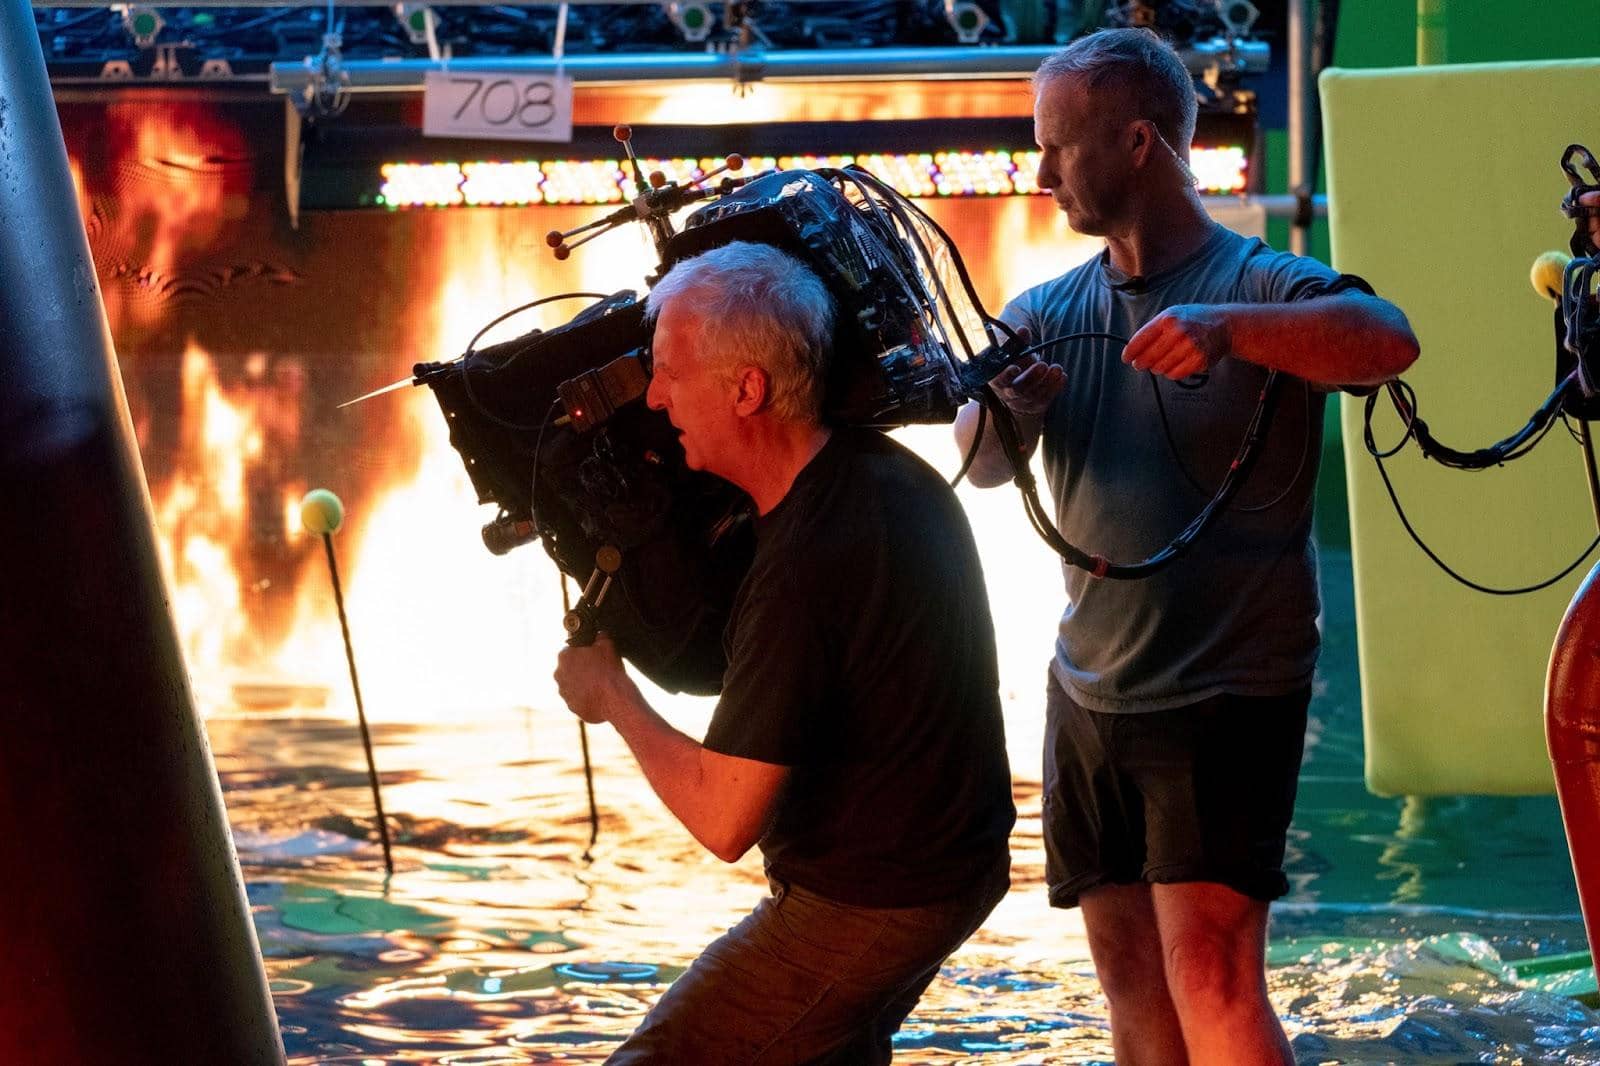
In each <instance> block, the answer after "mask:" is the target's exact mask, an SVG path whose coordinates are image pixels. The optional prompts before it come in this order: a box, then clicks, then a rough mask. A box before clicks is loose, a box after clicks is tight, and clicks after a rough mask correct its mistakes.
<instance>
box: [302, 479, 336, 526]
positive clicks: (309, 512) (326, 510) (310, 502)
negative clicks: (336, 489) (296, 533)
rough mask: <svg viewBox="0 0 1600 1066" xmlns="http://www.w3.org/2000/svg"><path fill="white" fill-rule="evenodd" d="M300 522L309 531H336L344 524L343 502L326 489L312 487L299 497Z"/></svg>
mask: <svg viewBox="0 0 1600 1066" xmlns="http://www.w3.org/2000/svg"><path fill="white" fill-rule="evenodd" d="M300 524H301V525H303V526H305V527H306V530H307V531H308V532H310V533H316V534H319V535H322V534H328V533H337V532H338V531H339V527H340V526H342V525H344V504H343V503H341V502H340V500H339V497H337V496H335V495H334V494H333V493H331V492H329V491H328V490H327V489H312V490H311V491H310V492H308V493H306V494H305V495H304V496H302V497H301V498H300Z"/></svg>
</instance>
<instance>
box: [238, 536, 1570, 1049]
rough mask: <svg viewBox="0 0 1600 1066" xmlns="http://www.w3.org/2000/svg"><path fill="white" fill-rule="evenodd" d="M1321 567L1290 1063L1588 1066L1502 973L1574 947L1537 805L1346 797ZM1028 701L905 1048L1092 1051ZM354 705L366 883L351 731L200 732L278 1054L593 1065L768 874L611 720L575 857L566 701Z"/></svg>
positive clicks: (1342, 704)
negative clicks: (224, 813) (379, 819)
mask: <svg viewBox="0 0 1600 1066" xmlns="http://www.w3.org/2000/svg"><path fill="white" fill-rule="evenodd" d="M1324 562H1325V572H1324V584H1325V586H1326V588H1327V600H1328V618H1327V625H1326V629H1327V632H1328V646H1327V649H1326V651H1325V655H1324V662H1323V668H1322V671H1321V676H1320V679H1319V682H1318V686H1317V692H1316V696H1315V699H1314V701H1313V704H1312V718H1313V722H1312V727H1311V736H1310V742H1309V745H1308V751H1307V758H1306V765H1305V770H1304V774H1303V777H1302V785H1301V793H1300V802H1299V807H1298V811H1297V816H1296V819H1295V824H1294V829H1293V832H1292V838H1291V841H1290V861H1289V873H1290V877H1291V881H1292V884H1293V891H1292V894H1291V895H1290V896H1289V897H1288V899H1287V900H1285V901H1284V902H1282V903H1281V904H1279V905H1277V906H1276V907H1275V909H1274V912H1273V926H1272V941H1271V947H1270V962H1271V964H1272V965H1271V972H1270V985H1271V991H1272V997H1273V1002H1274V1003H1275V1004H1276V1005H1277V1008H1278V1010H1279V1013H1280V1014H1281V1015H1283V1017H1284V1018H1285V1020H1286V1024H1287V1026H1288V1028H1289V1032H1290V1036H1291V1037H1292V1039H1293V1043H1294V1047H1295V1049H1296V1054H1297V1057H1298V1059H1299V1060H1300V1061H1301V1062H1303V1063H1313V1062H1317V1063H1320V1062H1345V1063H1356V1062H1362V1063H1365V1062H1373V1063H1378V1062H1403V1063H1444V1062H1560V1063H1591V1062H1592V1063H1600V1015H1597V1014H1596V1013H1594V1012H1593V1011H1591V1010H1590V1009H1589V1008H1587V1007H1585V1006H1583V1005H1581V1004H1580V1003H1579V1002H1577V1001H1576V1000H1573V999H1570V998H1567V997H1566V996H1563V995H1560V994H1557V993H1555V992H1552V991H1539V990H1537V989H1535V988H1533V987H1524V985H1526V984H1530V982H1528V981H1526V980H1525V978H1526V969H1525V970H1524V973H1523V975H1522V976H1523V977H1524V981H1523V982H1521V983H1519V981H1518V974H1517V972H1516V971H1515V969H1514V968H1513V967H1512V966H1511V965H1510V964H1511V963H1514V962H1516V961H1517V960H1523V959H1527V958H1530V957H1534V956H1540V957H1544V956H1551V955H1557V954H1560V953H1563V952H1568V951H1577V950H1581V949H1582V948H1583V946H1584V940H1583V931H1582V925H1581V921H1580V919H1579V917H1578V914H1577V910H1578V908H1577V902H1576V895H1575V892H1574V889H1573V885H1572V875H1571V872H1570V867H1569V866H1568V862H1567V856H1566V850H1565V846H1564V843H1563V840H1562V836H1561V827H1560V820H1559V816H1558V814H1557V810H1556V805H1555V802H1554V800H1553V799H1548V798H1539V799H1483V798H1471V799H1468V798H1458V799H1448V800H1430V801H1425V802H1418V801H1411V802H1409V803H1407V802H1404V801H1399V800H1384V799H1378V798H1375V797H1373V796H1371V795H1369V794H1368V793H1367V792H1366V790H1365V788H1364V787H1363V785H1362V783H1361V780H1360V774H1361V765H1360V758H1361V755H1360V744H1361V732H1360V720H1359V709H1358V696H1357V689H1356V668H1355V652H1354V646H1353V635H1352V633H1351V621H1350V620H1351V606H1350V589H1349V561H1348V557H1347V556H1339V555H1337V554H1334V553H1328V555H1327V557H1325V560H1324ZM991 579H992V575H991ZM540 670H541V671H543V670H544V667H543V664H540ZM1038 714H1039V709H1038V707H1037V705H1036V701H1034V700H1033V699H1032V698H1031V696H1030V695H1028V694H1023V695H1018V696H1015V697H1013V698H1012V699H1010V700H1009V701H1008V706H1007V716H1008V723H1009V727H1010V731H1011V738H1012V747H1013V762H1014V771H1015V773H1016V776H1017V780H1018V783H1017V788H1016V791H1017V805H1018V809H1019V811H1020V813H1021V818H1020V821H1019V823H1018V825H1017V830H1016V834H1015V836H1014V838H1013V842H1012V845H1013V854H1014V869H1013V888H1012V891H1011V893H1010V895H1009V896H1008V898H1007V899H1006V900H1005V901H1003V902H1002V904H1001V905H1000V907H999V908H998V909H997V910H996V912H995V914H994V916H993V917H992V918H991V919H990V921H989V922H988V923H987V925H986V926H985V927H984V928H983V929H982V930H981V931H980V932H979V933H978V935H977V936H976V937H974V938H973V940H972V941H971V942H970V943H969V944H968V945H967V946H966V947H965V948H964V949H963V950H962V951H961V952H959V953H958V954H957V955H956V956H954V957H953V958H952V959H951V960H950V963H949V964H948V966H947V967H946V969H945V971H944V973H943V975H942V976H941V978H940V979H939V980H938V981H937V982H936V983H935V984H934V986H933V987H932V988H931V989H930V990H929V992H928V995H927V996H926V997H925V998H924V1000H923V1002H922V1003H921V1005H920V1006H919V1007H918V1009H917V1011H916V1012H915V1013H914V1014H913V1015H912V1017H911V1018H910V1020H909V1021H908V1023H907V1024H906V1026H905V1028H904V1030H903V1031H902V1033H901V1034H900V1037H899V1038H898V1040H897V1048H898V1056H897V1061H899V1062H905V1063H935V1062H950V1061H960V1060H968V1059H973V1060H981V1061H982V1062H985V1063H993V1064H1001V1063H1046V1062H1048V1063H1057V1062H1103V1061H1109V1060H1110V1057H1111V1049H1110V1039H1109V1032H1108V1030H1107V1026H1106V1013H1105V1004H1104V1001H1103V1000H1102V998H1101V996H1100V994H1099V990H1098V988H1097V986H1096V983H1095V981H1094V976H1093V970H1092V967H1091V966H1090V964H1089V962H1088V961H1087V960H1088V952H1087V947H1086V945H1085V943H1084V941H1083V938H1082V929H1081V926H1080V925H1079V923H1078V922H1077V920H1076V916H1075V913H1073V912H1052V911H1050V910H1049V908H1047V907H1046V906H1045V904H1044V893H1043V889H1042V887H1041V880H1042V874H1043V856H1042V852H1041V850H1040V840H1039V822H1038V807H1039V802H1038V801H1039V786H1038V780H1037V763H1038V758H1037V752H1036V745H1037V743H1038V729H1037V725H1036V720H1037V716H1038ZM373 717H374V719H375V720H376V721H375V732H374V741H375V744H376V748H377V758H378V763H379V766H380V768H381V770H382V775H383V785H384V801H385V806H386V808H387V810H388V812H389V815H390V819H391V825H392V827H393V829H394V831H395V860H396V867H397V869H396V872H395V875H394V877H393V878H392V879H390V880H388V881H387V883H386V882H385V878H384V875H383V866H382V859H381V854H380V851H379V848H378V846H377V844H376V843H375V842H374V841H371V840H369V839H368V838H369V836H373V837H374V838H375V834H374V830H373V819H372V815H371V800H370V796H369V793H368V791H367V783H366V775H365V769H364V763H363V762H362V756H361V749H360V744H359V740H358V737H357V734H356V731H355V729H354V727H353V725H352V724H350V723H348V722H345V721H342V720H333V719H330V718H315V717H302V716H287V715H283V714H273V715H263V714H259V713H255V714H252V713H245V712H238V711H234V712H220V713H216V714H214V715H213V716H212V717H211V719H210V721H209V730H210V735H211V741H212V746H213V750H214V752H215V755H216V759H217V765H218V769H219V771H220V772H221V774H222V779H223V785H224V789H225V793H226V797H227V801H228V806H229V811H230V816H231V819H232V822H233V825H234V829H235V833H236V836H237V840H238V844H239V850H240V856H241V860H242V861H243V863H244V867H245V875H246V880H247V882H248V886H249V894H250V900H251V903H252V905H253V908H254V912H255V920H256V926H257V929H258V930H259V933H260V939H261V946H262V950H263V952H264V954H265V955H266V960H267V968H268V972H269V974H270V976H271V980H272V987H273V991H274V996H275V999H276V1003H277V1008H278V1014H279V1018H280V1020H281V1022H282V1024H283V1028H284V1036H285V1044H286V1046H287V1048H288V1052H289V1057H290V1061H291V1062H293V1063H297V1064H310V1063H412V1062H428V1063H452V1064H459V1066H465V1064H473V1066H489V1064H493V1063H530V1062H555V1061H564V1062H565V1061H571V1062H598V1061H600V1060H602V1059H603V1058H604V1057H605V1055H606V1054H607V1052H608V1050H609V1049H610V1048H611V1047H612V1046H614V1045H615V1043H616V1042H617V1041H619V1040H620V1039H621V1038H622V1037H623V1036H625V1035H626V1034H627V1033H628V1032H629V1031H631V1030H632V1028H633V1027H634V1025H635V1024H636V1023H637V1022H638V1020H639V1018H640V1017H641V1016H642V1015H643V1013H644V1012H645V1010H646V1009H647V1008H648V1007H649V1005H650V1003H651V1002H653V1000H654V999H655V997H656V996H657V995H658V994H659V992H660V991H661V989H662V988H663V987H664V985H665V983H667V982H669V981H670V980H671V979H672V978H673V977H674V976H676V975H677V974H678V973H680V972H681V970H682V968H683V967H684V966H685V965H687V964H688V962H689V961H690V960H691V959H693V957H694V956H695V954H696V953H697V952H698V950H699V949H700V947H701V946H702V945H704V944H705V943H706V942H707V941H708V940H710V939H711V938H712V937H713V936H715V935H717V934H718V933H720V932H721V931H722V930H723V929H724V928H726V927H727V926H729V925H731V924H732V923H733V922H734V921H735V920H736V919H737V918H738V917H739V916H741V915H742V914H743V913H744V912H745V911H746V910H748V909H749V908H750V907H751V906H752V905H753V904H754V903H755V901H756V900H757V899H758V898H759V896H760V895H761V894H762V892H763V891H764V889H765V886H764V882H763V881H762V878H761V874H760V868H759V861H758V860H757V859H756V857H755V856H753V855H752V856H750V857H748V858H747V859H746V860H745V861H744V862H741V863H740V864H738V865H736V866H732V867H730V866H725V865H724V864H722V863H720V862H718V861H717V860H715V859H713V858H711V857H710V856H709V855H707V854H705V853H704V852H703V851H702V850H700V849H699V847H698V846H697V845H696V844H695V843H694V842H693V840H692V839H691V838H690V837H689V836H688V835H687V834H686V833H685V832H684V831H683V830H682V829H680V828H679V827H678V826H677V824H676V823H675V822H673V821H672V820H671V818H670V816H668V815H667V814H665V812H664V811H663V809H662V808H661V807H660V806H659V804H658V803H657V802H656V801H655V800H654V799H653V797H652V796H651V795H650V794H649V792H648V789H647V788H646V786H644V785H643V784H642V782H641V779H640V778H639V776H638V775H637V772H636V771H635V770H634V768H633V765H632V762H631V760H630V759H629V758H628V757H627V756H626V754H625V752H624V751H623V749H622V748H621V746H620V744H618V742H617V741H616V739H615V737H614V735H613V734H612V733H611V732H610V731H609V730H605V729H597V730H592V731H591V741H592V745H593V748H594V757H595V762H596V765H597V773H596V791H597V793H598V796H599V800H600V806H601V812H602V813H601V826H600V837H599V843H598V845H597V846H596V847H595V849H594V852H593V856H592V859H585V858H584V857H583V856H584V851H585V848H586V845H587V843H588V837H589V826H588V807H587V801H586V798H585V793H584V785H583V775H582V763H581V761H580V758H579V738H578V729H577V724H576V721H575V720H574V719H572V718H571V717H570V715H568V714H567V713H566V712H565V711H564V710H560V709H556V708H547V707H541V708H534V709H520V708H518V709H512V708H504V707H502V708H492V707H486V708H483V710H482V712H481V713H480V714H478V715H476V716H474V717H473V718H472V719H471V721H461V722H459V723H457V724H427V725H395V724H385V723H384V722H383V720H382V716H381V713H379V710H378V709H374V713H373Z"/></svg>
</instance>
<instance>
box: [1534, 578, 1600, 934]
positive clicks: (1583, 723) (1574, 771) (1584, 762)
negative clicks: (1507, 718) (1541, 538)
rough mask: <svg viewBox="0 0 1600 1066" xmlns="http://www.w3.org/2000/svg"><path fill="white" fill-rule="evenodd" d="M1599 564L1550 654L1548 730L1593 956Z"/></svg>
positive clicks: (1599, 873) (1599, 863)
mask: <svg viewBox="0 0 1600 1066" xmlns="http://www.w3.org/2000/svg"><path fill="white" fill-rule="evenodd" d="M1597 575H1600V565H1597V566H1596V567H1595V568H1594V569H1593V570H1590V571H1589V576H1588V577H1586V578H1584V579H1583V584H1582V585H1581V586H1579V588H1578V593H1577V595H1576V596H1574V597H1573V598H1572V604H1571V605H1570V606H1569V607H1568V608H1567V614H1566V617H1564V618H1563V619H1562V620H1561V628H1560V629H1559V630H1557V632H1556V642H1555V648H1554V649H1553V650H1552V651H1551V653H1550V673H1549V675H1548V678H1547V679H1546V682H1545V694H1544V729H1545V740H1546V742H1547V743H1548V744H1549V746H1550V762H1551V764H1552V765H1553V767H1554V769H1555V774H1556V794H1557V796H1558V797H1559V798H1560V800H1561V822H1562V824H1563V826H1564V827H1565V828H1566V831H1567V847H1568V849H1569V850H1570V851H1571V852H1572V872H1573V874H1574V876H1575V877H1576V878H1577V882H1578V901H1579V903H1580V904H1581V906H1582V908H1583V926H1584V930H1585V931H1586V932H1587V933H1588V935H1589V949H1590V954H1591V958H1592V956H1593V954H1594V951H1595V946H1596V944H1597V943H1600V941H1597V940H1596V937H1597V936H1600V580H1597Z"/></svg>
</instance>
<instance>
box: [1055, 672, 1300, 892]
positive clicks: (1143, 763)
mask: <svg viewBox="0 0 1600 1066" xmlns="http://www.w3.org/2000/svg"><path fill="white" fill-rule="evenodd" d="M1310 702H1311V689H1310V687H1309V686H1308V687H1306V688H1303V689H1300V690H1299V691H1297V692H1292V693H1289V694H1288V695H1284V696H1268V697H1260V696H1230V695H1222V696H1215V697H1212V698H1211V699H1208V700H1203V701H1201V702H1200V703H1195V704H1191V705H1189V706H1187V707H1178V708H1174V709H1172V710H1167V711H1143V712H1137V713H1127V714H1117V713H1100V712H1096V711H1090V710H1086V709H1085V708H1083V707H1080V706H1078V705H1077V704H1076V703H1074V702H1073V700H1072V698H1071V697H1069V696H1068V695H1067V694H1066V692H1065V691H1063V690H1062V688H1061V684H1060V683H1059V682H1058V681H1056V679H1055V677H1054V676H1053V675H1052V676H1051V678H1050V681H1049V696H1048V697H1047V700H1046V705H1045V706H1046V712H1045V713H1046V717H1047V723H1046V728H1045V745H1044V819H1043V820H1044V845H1045V881H1046V883H1047V884H1048V885H1049V888H1050V904H1051V906H1054V907H1075V906H1077V905H1078V898H1079V897H1080V896H1081V895H1082V894H1083V893H1084V892H1086V891H1087V890H1089V889H1091V888H1094V887H1096V886H1098V885H1130V884H1139V883H1141V882H1146V883H1151V884H1172V883H1175V882H1181V881H1212V882H1217V883H1219V884H1224V885H1227V886H1228V887H1230V888H1232V889H1234V890H1235V891H1238V892H1241V893H1243V894H1244V895H1246V896H1250V897H1252V898H1254V899H1260V900H1273V899H1277V898H1278V897H1279V896H1282V895H1283V894H1284V893H1285V892H1287V891H1288V890H1289V882H1288V880H1287V879H1286V878H1285V877H1284V876H1283V850H1284V839H1285V837H1286V836H1287V834H1288V831H1289V820H1290V818H1291V817H1292V816H1293V814H1294V797H1295V788H1296V785H1297V784H1298V783H1299V777H1300V757H1301V754H1302V752H1303V751H1304V747H1305V734H1306V708H1307V706H1308V705H1309V704H1310Z"/></svg>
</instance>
